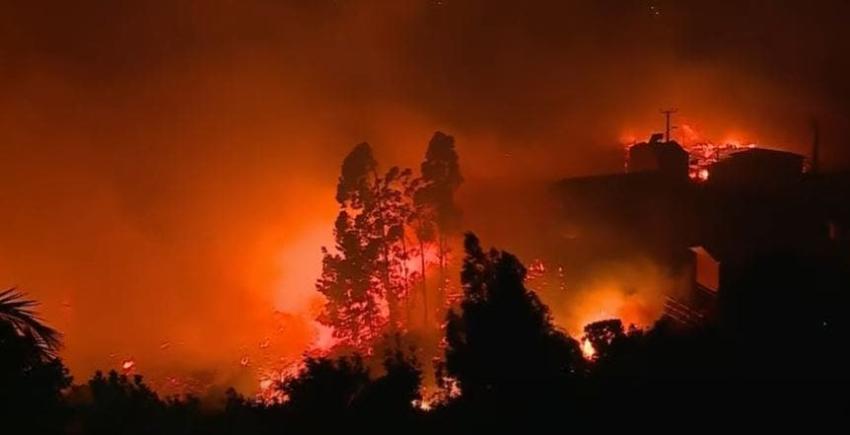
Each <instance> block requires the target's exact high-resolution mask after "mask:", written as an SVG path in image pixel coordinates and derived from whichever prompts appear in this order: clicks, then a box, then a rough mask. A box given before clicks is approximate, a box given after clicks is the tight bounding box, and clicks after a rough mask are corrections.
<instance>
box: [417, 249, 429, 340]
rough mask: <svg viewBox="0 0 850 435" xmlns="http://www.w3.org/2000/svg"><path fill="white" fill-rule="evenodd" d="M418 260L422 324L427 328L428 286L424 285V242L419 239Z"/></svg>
mask: <svg viewBox="0 0 850 435" xmlns="http://www.w3.org/2000/svg"><path fill="white" fill-rule="evenodd" d="M419 258H420V260H421V261H422V312H423V314H422V323H423V325H424V326H426V327H427V326H428V286H426V285H425V242H424V241H423V240H422V239H421V238H420V239H419Z"/></svg>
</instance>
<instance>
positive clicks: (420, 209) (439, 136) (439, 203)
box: [414, 131, 463, 323]
mask: <svg viewBox="0 0 850 435" xmlns="http://www.w3.org/2000/svg"><path fill="white" fill-rule="evenodd" d="M420 170H421V172H422V176H421V179H420V180H421V181H420V184H421V185H420V186H419V188H418V189H417V191H416V193H415V195H414V201H415V204H416V224H417V230H416V234H417V237H418V239H419V251H420V260H421V273H422V277H423V279H422V292H423V301H425V305H426V309H425V321H426V323H427V321H428V308H427V286H426V282H425V267H426V264H425V253H426V249H425V245H426V243H436V245H437V255H438V260H439V268H440V269H439V270H440V276H439V279H438V284H437V289H438V291H440V293H442V291H443V290H444V288H443V285H444V281H445V274H446V255H447V253H448V237H449V235H450V234H451V233H452V232H454V231H457V228H458V226H459V223H460V215H461V213H460V208H459V207H458V206H457V204H456V203H455V200H454V195H455V192H456V191H457V189H458V187H460V185H461V183H462V182H463V176H462V175H461V173H460V164H459V161H458V155H457V152H456V151H455V143H454V137H452V136H449V135H447V134H445V133H442V132H439V131H438V132H435V133H434V136H433V137H432V138H431V140H430V142H429V143H428V150H427V151H426V152H425V160H424V161H423V162H422V165H421V167H420Z"/></svg>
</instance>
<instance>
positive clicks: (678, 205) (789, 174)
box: [554, 135, 850, 323]
mask: <svg viewBox="0 0 850 435" xmlns="http://www.w3.org/2000/svg"><path fill="white" fill-rule="evenodd" d="M688 161H689V155H688V153H687V152H686V151H685V150H684V149H682V147H681V146H679V145H678V144H676V143H675V142H661V141H660V135H655V136H653V138H652V139H651V140H650V141H648V142H644V143H640V144H636V145H634V146H633V147H632V148H631V149H630V150H629V162H628V172H626V173H620V174H611V175H601V176H592V177H579V178H570V179H565V180H562V181H560V182H558V183H557V184H556V185H555V187H554V192H555V195H556V198H557V200H556V202H557V203H558V204H559V205H560V210H561V218H562V225H563V228H564V230H563V231H562V234H563V235H564V237H563V240H562V243H563V245H564V246H565V248H566V249H565V251H568V253H567V254H564V255H565V256H566V262H567V263H569V262H572V263H571V264H568V266H572V267H573V270H582V268H584V267H585V266H586V265H587V264H589V263H591V262H597V261H598V262H604V261H609V260H611V259H621V258H629V257H635V256H640V257H644V258H651V259H652V260H653V261H655V262H656V263H657V264H659V265H662V266H664V267H666V268H668V269H669V270H670V272H671V273H672V274H677V275H680V274H683V273H684V274H689V275H690V276H691V277H692V280H691V282H692V287H691V288H690V289H686V290H688V292H683V293H682V294H678V295H676V297H675V298H673V297H671V298H669V299H668V304H667V308H668V313H669V314H670V316H671V317H673V318H675V320H678V321H680V322H682V323H694V322H699V321H702V320H703V319H704V318H705V317H707V316H711V314H712V312H713V311H714V305H715V304H714V300H715V298H716V297H717V296H718V295H719V294H722V293H723V291H724V288H726V287H729V284H728V283H729V282H734V281H735V279H736V277H737V276H738V274H739V272H740V271H744V270H748V268H749V267H750V264H751V263H752V262H753V261H755V260H756V259H760V258H766V257H770V256H772V255H778V253H780V254H782V255H784V254H785V253H802V254H801V255H805V254H806V253H811V254H812V255H813V256H829V255H833V254H832V253H833V252H837V251H839V250H840V249H845V250H846V249H847V247H846V246H844V247H843V248H841V246H840V245H841V244H842V243H843V244H844V245H846V244H847V239H848V238H847V237H845V234H847V228H850V219H848V216H850V206H848V205H846V203H847V201H844V200H842V199H841V198H848V197H850V177H848V176H846V175H842V174H823V173H819V174H813V173H805V172H804V165H803V164H804V157H803V156H801V155H799V154H794V153H790V152H785V151H776V150H770V149H761V148H752V149H746V150H742V151H739V152H736V153H733V154H732V155H730V156H728V157H727V158H724V159H722V160H720V161H718V162H716V163H714V164H713V165H711V166H710V167H709V171H710V176H709V177H708V179H707V180H700V179H690V178H689V177H688ZM671 296H672V295H671Z"/></svg>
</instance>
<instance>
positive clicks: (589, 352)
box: [581, 337, 596, 361]
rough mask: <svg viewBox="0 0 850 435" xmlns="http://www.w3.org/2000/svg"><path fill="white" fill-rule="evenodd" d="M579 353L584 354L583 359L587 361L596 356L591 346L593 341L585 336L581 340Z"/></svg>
mask: <svg viewBox="0 0 850 435" xmlns="http://www.w3.org/2000/svg"><path fill="white" fill-rule="evenodd" d="M581 354H582V355H583V356H584V359H586V360H589V361H590V360H593V358H594V357H595V356H596V349H594V348H593V343H591V342H590V339H588V338H586V337H585V338H584V339H582V340H581Z"/></svg>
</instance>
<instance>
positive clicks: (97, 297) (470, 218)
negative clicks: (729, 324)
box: [0, 0, 850, 385]
mask: <svg viewBox="0 0 850 435" xmlns="http://www.w3.org/2000/svg"><path fill="white" fill-rule="evenodd" d="M688 3H691V2H688ZM650 6H652V7H653V8H650ZM656 10H657V11H660V12H659V13H658V14H656V12H655V11H656ZM847 12H848V6H847V4H846V3H845V2H838V1H825V2H818V4H811V2H782V4H776V3H771V4H769V5H765V4H764V3H763V2H755V1H752V2H749V1H747V2H740V1H738V2H730V3H729V4H725V3H724V2H707V3H706V4H696V5H690V4H689V5H685V4H683V3H682V2H673V1H656V2H650V1H644V0H640V1H638V0H631V1H624V2H623V1H616V2H609V1H602V2H562V1H558V2H554V1H553V2H534V4H526V2H516V1H512V2H508V1H452V0H444V1H439V2H438V1H425V0H418V1H398V2H395V1H387V2H372V1H341V0H337V1H332V0H318V1H309V2H300V1H294V2H287V3H283V2H268V1H263V0H256V1H247V2H245V1H243V2H238V3H236V2H229V1H208V2H179V3H175V2H167V1H150V2H141V3H136V4H132V5H131V4H129V3H125V2H103V1H84V2H75V3H74V4H73V5H72V4H70V3H69V4H42V3H40V2H6V3H4V4H3V5H2V6H0V41H2V42H0V78H2V80H0V90H2V92H0V95H2V98H0V152H2V156H3V159H2V162H3V176H4V177H3V179H4V181H2V182H0V208H2V210H3V213H2V217H0V285H2V286H13V285H17V286H19V287H20V288H22V289H24V290H26V291H28V292H29V293H30V295H31V296H33V297H35V298H37V299H39V300H41V301H43V307H42V311H43V314H44V315H45V317H46V318H47V319H48V320H49V321H50V323H52V324H54V325H55V326H57V327H59V328H60V329H61V330H62V331H64V332H65V334H66V343H67V348H66V350H65V351H64V353H63V355H64V357H65V358H66V360H67V362H68V364H69V365H70V367H71V369H72V371H73V373H74V375H75V376H77V378H78V380H82V379H84V378H86V377H88V376H89V374H90V373H91V372H92V371H93V370H94V369H96V368H114V367H118V365H119V364H120V361H121V360H123V359H126V358H133V359H134V360H135V361H136V363H137V367H138V368H139V370H140V371H141V372H142V373H145V374H149V375H151V376H155V377H160V378H161V377H162V376H165V374H171V373H176V372H180V373H182V374H186V373H190V374H195V375H196V376H197V377H199V378H203V379H207V380H210V382H219V381H220V382H237V383H242V385H247V383H248V382H253V380H252V379H253V376H254V373H253V370H254V369H256V367H257V366H258V365H259V364H261V363H263V364H266V363H269V361H265V360H263V359H267V360H271V359H279V358H280V357H282V358H284V359H288V358H296V357H297V356H298V355H299V354H300V353H301V352H302V351H304V350H305V349H307V348H309V347H310V344H311V342H313V341H314V340H315V339H316V334H317V331H316V330H315V325H313V323H312V322H311V319H312V315H313V314H314V313H315V310H316V309H317V308H316V306H317V303H320V301H318V302H317V300H316V296H315V292H314V290H313V280H314V278H315V276H316V275H317V274H318V271H319V269H320V258H321V255H320V252H319V246H321V245H322V244H328V243H329V242H330V240H331V224H332V221H333V216H334V213H335V206H334V202H333V188H334V185H335V182H336V177H337V175H338V174H337V173H338V170H339V162H340V161H341V159H342V157H343V156H344V155H345V153H346V152H347V151H348V149H349V148H350V147H351V146H352V145H353V144H355V143H358V142H360V141H363V140H367V141H369V142H370V143H371V144H372V145H373V146H374V147H375V149H376V154H377V155H378V156H379V159H380V161H381V162H382V164H383V165H384V167H386V166H389V165H392V164H401V165H404V166H410V167H416V166H417V165H418V162H419V160H420V159H421V156H422V154H423V153H424V150H425V146H426V144H427V140H428V138H429V137H430V136H431V134H432V133H433V131H434V130H438V129H439V130H443V131H446V132H449V133H451V134H453V135H454V136H455V138H456V140H457V143H458V147H459V152H460V154H461V159H462V162H461V164H462V168H463V171H464V174H465V178H466V180H467V183H466V185H465V186H464V189H468V190H466V192H465V193H463V195H464V199H463V203H462V206H463V208H464V209H465V215H466V219H467V227H468V228H470V229H472V230H475V231H481V232H483V233H484V234H482V238H483V239H484V240H488V241H492V242H491V243H493V244H495V245H497V246H500V247H502V248H504V249H507V250H511V251H516V252H517V253H519V254H520V255H521V257H522V256H523V253H525V252H528V253H529V255H534V252H537V251H536V250H537V248H538V246H537V245H535V244H536V243H538V242H535V241H532V240H528V239H530V238H526V237H523V234H524V232H526V231H528V230H527V228H528V226H529V225H530V224H529V222H534V223H536V222H537V218H538V217H539V213H538V212H537V209H536V208H533V207H531V208H526V209H522V210H520V209H518V208H517V207H511V206H510V201H511V200H512V199H513V198H520V197H519V196H513V195H508V194H499V193H494V192H495V191H498V189H494V188H493V187H492V186H509V187H510V188H512V189H513V188H514V186H515V185H517V184H519V183H521V182H526V181H528V182H537V183H541V184H539V185H542V183H543V182H545V181H548V180H552V179H555V178H560V177H563V176H567V175H578V174H589V173H599V172H609V171H615V170H618V169H620V168H621V167H622V161H621V158H622V150H621V148H620V145H619V142H620V139H621V138H622V137H623V136H624V135H635V136H642V135H645V134H646V133H648V132H649V131H653V130H657V129H658V128H659V126H660V121H661V118H660V117H659V116H658V115H657V110H658V109H660V108H665V107H669V106H675V107H677V108H679V110H680V114H681V115H680V116H681V118H680V119H681V122H683V123H684V122H687V123H688V124H689V125H692V126H694V128H697V129H699V130H700V131H701V132H702V134H704V135H705V136H706V137H711V138H714V139H718V140H722V139H725V138H726V136H735V137H741V136H744V138H742V140H755V141H758V142H760V143H762V144H765V145H768V146H770V145H773V146H777V147H783V148H787V149H790V150H795V151H801V152H803V151H806V150H807V147H808V143H809V139H808V138H809V132H808V130H807V129H808V123H809V120H810V119H811V118H818V119H819V120H820V121H821V129H822V135H821V136H822V143H823V146H824V150H823V153H822V154H823V156H824V158H825V160H826V161H827V163H828V164H831V165H832V166H837V165H839V164H840V163H841V162H842V160H841V159H842V158H845V157H847V156H845V155H842V152H843V151H842V148H841V147H840V145H841V144H842V143H843V141H845V140H846V139H847V136H848V132H850V128H848V126H850V122H848V113H850V107H848V106H847V101H850V98H847V97H848V96H850V88H848V85H847V83H846V81H845V80H844V78H845V77H847V75H848V74H847V73H848V72H850V65H848V63H847V60H846V59H845V58H843V55H842V54H843V53H846V52H847V50H846V49H847V48H848V47H847V44H848V43H850V42H848V41H850V38H848V37H846V36H847V35H846V32H847V29H846V26H844V25H843V23H845V22H846V18H847V16H848V14H847ZM677 122H678V121H677ZM518 190H521V189H517V191H518ZM491 211H492V213H491ZM496 212H499V213H501V214H494V213H496ZM502 216H504V217H505V220H504V221H502V219H501V217H502ZM497 222H506V223H501V224H500V223H497ZM511 223H515V225H513V224H511ZM532 245H534V246H532ZM523 258H524V257H523ZM614 269H615V270H616V272H612V274H613V276H618V277H619V276H621V277H622V279H621V280H620V281H622V282H626V281H634V280H635V279H637V280H638V281H639V282H641V283H642V282H643V281H640V280H639V279H638V278H639V277H638V275H641V276H642V273H637V272H634V271H629V270H628V267H626V269H625V270H624V269H622V268H620V267H614ZM650 276H652V275H651V274H650ZM658 280H661V281H663V280H664V279H663V278H660V277H659V278H658ZM618 282H619V281H618ZM593 285H596V286H600V287H603V288H608V287H612V288H615V287H616V288H618V289H619V288H620V287H618V286H619V284H616V285H614V284H610V283H606V282H599V283H597V284H593ZM593 285H591V287H592V286H593ZM649 285H650V284H646V286H647V287H648V286H649ZM653 285H655V284H653ZM638 287H639V288H643V284H640V285H638ZM618 291H619V290H618ZM638 292H639V293H640V292H641V290H638ZM591 293H592V292H591ZM559 309H560V308H558V309H556V310H559ZM275 310H277V311H278V312H279V314H275ZM557 312H558V313H559V312H560V311H557ZM558 315H559V316H560V314H558ZM565 315H566V314H565ZM267 341H268V342H269V343H268V344H267ZM261 345H266V347H264V348H262V349H261ZM265 349H270V350H265ZM245 356H248V360H249V361H248V367H247V368H246V367H244V365H243V364H240V363H241V361H242V358H243V357H245ZM260 360H263V361H260Z"/></svg>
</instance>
